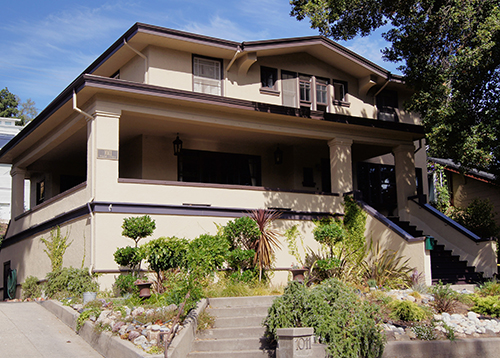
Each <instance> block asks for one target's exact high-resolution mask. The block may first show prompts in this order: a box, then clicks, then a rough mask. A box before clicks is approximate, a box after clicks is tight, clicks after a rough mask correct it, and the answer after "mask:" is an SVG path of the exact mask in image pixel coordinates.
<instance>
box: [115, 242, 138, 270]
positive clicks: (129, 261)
mask: <svg viewBox="0 0 500 358" xmlns="http://www.w3.org/2000/svg"><path fill="white" fill-rule="evenodd" d="M113 257H114V258H115V262H116V263H117V264H118V265H120V266H125V267H130V268H133V267H135V266H137V265H138V264H139V263H140V262H141V260H142V259H144V252H143V250H142V249H141V248H140V247H131V246H127V247H121V248H118V249H116V251H115V253H114V254H113Z"/></svg>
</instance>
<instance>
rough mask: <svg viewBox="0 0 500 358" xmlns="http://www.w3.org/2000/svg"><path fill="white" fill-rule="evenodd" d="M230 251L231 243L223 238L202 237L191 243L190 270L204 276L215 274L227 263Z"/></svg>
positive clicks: (189, 253) (188, 256)
mask: <svg viewBox="0 0 500 358" xmlns="http://www.w3.org/2000/svg"><path fill="white" fill-rule="evenodd" d="M228 250H229V243H228V242H227V240H226V239H224V238H223V237H222V236H219V235H216V236H213V235H208V234H203V235H200V236H198V237H197V238H196V239H194V240H192V241H191V242H190V243H189V250H188V252H187V261H188V263H189V269H190V270H191V271H192V272H196V273H197V274H199V275H202V276H203V275H208V274H213V273H214V272H215V271H216V270H217V269H218V268H221V267H222V265H223V264H224V262H225V261H226V257H227V254H228Z"/></svg>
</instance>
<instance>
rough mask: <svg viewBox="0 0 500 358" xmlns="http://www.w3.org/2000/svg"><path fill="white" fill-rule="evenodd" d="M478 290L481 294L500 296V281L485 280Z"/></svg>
mask: <svg viewBox="0 0 500 358" xmlns="http://www.w3.org/2000/svg"><path fill="white" fill-rule="evenodd" d="M476 292H477V294H478V295H480V296H500V282H498V281H497V280H493V281H488V282H485V283H483V284H482V285H480V286H479V288H478V289H477V291H476Z"/></svg>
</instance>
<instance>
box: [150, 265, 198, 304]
mask: <svg viewBox="0 0 500 358" xmlns="http://www.w3.org/2000/svg"><path fill="white" fill-rule="evenodd" d="M165 285H166V287H165V293H164V294H162V295H161V296H162V299H163V300H164V303H163V305H169V304H172V303H174V304H176V305H177V306H179V305H180V304H181V303H182V302H184V299H185V298H186V294H187V293H188V292H189V294H190V296H189V298H188V300H187V301H186V306H185V307H184V310H185V312H189V310H190V309H192V308H194V307H196V304H197V302H198V301H199V300H200V299H202V298H203V297H205V295H204V293H203V283H202V281H201V280H200V279H199V277H198V276H197V275H191V274H189V273H188V272H187V271H186V270H179V271H177V272H171V273H169V274H168V276H167V279H166V280H165ZM153 299H154V298H153V297H152V298H151V299H150V300H153Z"/></svg>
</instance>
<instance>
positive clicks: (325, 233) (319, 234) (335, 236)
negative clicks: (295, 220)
mask: <svg viewBox="0 0 500 358" xmlns="http://www.w3.org/2000/svg"><path fill="white" fill-rule="evenodd" d="M315 224H316V227H315V228H314V230H313V235H314V239H315V240H316V241H317V242H319V243H320V244H322V245H325V246H326V247H328V248H330V250H331V251H332V250H333V247H334V246H335V244H337V243H339V242H341V241H342V240H344V239H345V238H346V237H347V232H346V230H345V228H344V225H343V223H342V222H341V221H339V220H334V219H331V218H329V219H324V220H320V221H316V222H315ZM331 254H332V255H333V252H331Z"/></svg>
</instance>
